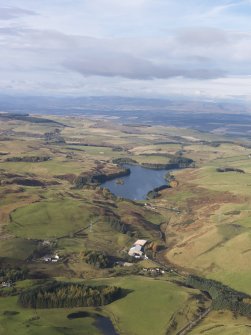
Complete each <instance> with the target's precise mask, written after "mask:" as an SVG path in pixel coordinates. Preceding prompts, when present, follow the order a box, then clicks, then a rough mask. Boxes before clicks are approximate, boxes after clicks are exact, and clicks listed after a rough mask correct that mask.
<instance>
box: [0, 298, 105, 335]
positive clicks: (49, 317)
mask: <svg viewBox="0 0 251 335" xmlns="http://www.w3.org/2000/svg"><path fill="white" fill-rule="evenodd" d="M77 311H79V309H69V310H67V309H48V310H31V309H23V308H21V307H20V306H18V304H17V298H16V297H9V298H0V334H1V335H5V334H9V335H14V334H18V335H25V334H30V335H44V334H49V335H90V334H93V335H101V334H102V333H101V332H100V331H98V329H97V328H96V327H95V326H94V324H93V322H94V320H93V318H79V319H75V320H69V319H67V315H68V314H69V313H73V312H77ZM8 312H9V313H8ZM10 312H12V313H10ZM13 312H14V313H13Z"/></svg>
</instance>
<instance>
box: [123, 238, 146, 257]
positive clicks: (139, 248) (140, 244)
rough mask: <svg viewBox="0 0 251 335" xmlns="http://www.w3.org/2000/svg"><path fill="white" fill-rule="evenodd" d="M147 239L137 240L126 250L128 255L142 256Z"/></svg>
mask: <svg viewBox="0 0 251 335" xmlns="http://www.w3.org/2000/svg"><path fill="white" fill-rule="evenodd" d="M146 243H147V240H137V241H136V242H135V243H134V245H133V246H132V247H131V249H130V250H129V252H128V255H129V256H132V257H135V258H141V257H143V256H144V247H145V245H146Z"/></svg>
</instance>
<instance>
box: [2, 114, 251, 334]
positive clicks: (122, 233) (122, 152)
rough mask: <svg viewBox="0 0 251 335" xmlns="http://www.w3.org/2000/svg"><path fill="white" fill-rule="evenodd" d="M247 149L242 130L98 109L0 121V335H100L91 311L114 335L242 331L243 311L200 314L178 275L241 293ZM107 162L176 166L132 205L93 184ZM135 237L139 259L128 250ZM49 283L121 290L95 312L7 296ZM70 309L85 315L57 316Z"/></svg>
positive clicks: (250, 211)
mask: <svg viewBox="0 0 251 335" xmlns="http://www.w3.org/2000/svg"><path fill="white" fill-rule="evenodd" d="M250 157H251V141H250V140H249V139H248V137H246V138H244V137H241V138H238V139H237V137H236V136H234V137H231V136H230V135H229V134H228V136H226V137H225V136H224V135H222V134H220V135H215V134H213V133H212V132H211V133H207V132H199V131H197V130H193V129H184V128H176V127H174V126H168V125H166V126H164V125H163V124H162V125H152V126H150V125H149V126H147V127H146V126H144V125H141V124H138V123H137V124H128V123H123V122H115V121H111V120H110V119H106V118H105V117H98V116H96V117H90V116H89V117H83V116H82V117H81V116H75V117H64V116H49V115H46V116H43V115H41V116H39V118H38V117H36V116H32V117H24V118H22V117H15V116H13V115H12V116H9V117H8V116H6V115H5V116H4V117H3V116H2V117H0V270H1V271H0V277H1V280H0V284H1V283H2V282H4V283H6V286H4V285H5V284H4V285H2V286H1V287H0V334H1V335H2V334H10V335H12V334H21V335H22V334H44V333H46V332H47V333H48V334H52V335H54V334H55V335H59V334H66V335H68V334H69V335H71V334H74V335H75V334H76V335H78V334H81V335H83V334H86V335H87V334H88V335H96V334H97V335H98V334H106V332H105V331H106V330H105V329H104V327H105V326H100V327H99V326H98V324H99V321H98V320H99V319H98V316H97V315H99V316H104V317H106V318H107V319H108V320H110V321H111V322H112V326H113V327H114V332H115V333H116V332H117V333H118V334H120V335H128V334H130V335H132V334H134V335H141V334H149V335H150V334H156V335H162V334H163V335H164V334H168V335H172V334H173V335H175V334H178V333H179V331H181V330H182V329H184V327H186V326H187V325H189V324H191V323H193V322H194V323H195V326H194V327H191V330H190V333H191V334H205V335H207V334H208V335H214V334H223V335H224V334H226V335H230V334H240V335H242V334H243V335H246V334H249V333H250V329H251V328H250V317H243V316H240V315H239V314H238V311H236V312H235V313H234V314H233V313H232V312H231V311H230V310H227V309H224V310H220V311H214V310H211V309H210V310H209V308H212V301H211V299H210V297H209V296H208V295H206V294H205V293H204V292H201V291H199V290H197V289H196V288H192V287H187V286H186V277H187V276H188V275H190V274H193V275H197V276H200V277H202V278H205V279H213V280H216V281H218V282H220V283H222V284H223V285H226V286H228V287H229V288H231V289H233V290H235V291H238V292H242V293H245V294H246V295H247V296H249V295H251V286H250V282H251V271H250V264H251V247H250V245H251V244H250V243H251V158H250ZM119 162H132V163H133V164H137V165H140V166H145V167H148V168H163V167H166V166H170V165H172V166H173V164H174V162H175V164H176V165H175V166H176V168H175V169H174V170H173V171H169V176H167V183H168V185H167V186H168V188H165V189H163V190H159V191H156V192H154V196H153V197H151V198H150V199H147V200H143V201H133V200H130V199H123V198H119V197H116V196H115V195H113V194H112V193H111V192H110V191H109V190H108V189H103V188H102V185H101V183H102V181H105V180H109V179H112V178H115V177H116V178H118V177H119V178H120V177H121V175H123V174H124V173H125V171H124V168H123V166H122V165H121V164H120V163H119ZM184 162H185V163H184ZM191 162H192V164H191ZM188 163H189V164H188ZM118 187H123V185H119V186H118ZM138 239H141V240H142V239H143V240H146V241H148V244H147V247H146V250H145V253H146V255H147V257H146V259H135V258H131V257H130V256H129V255H128V251H129V249H130V248H131V247H132V245H133V244H134V243H135V241H136V240H138ZM90 254H91V255H94V256H93V259H92V261H91V262H90V256H88V255H90ZM57 257H58V258H57ZM156 268H158V269H159V268H161V271H163V272H160V270H156ZM52 280H58V281H64V282H82V283H87V284H88V285H94V286H95V285H102V284H104V285H108V286H111V287H112V286H118V287H120V288H121V289H122V290H124V291H125V292H126V294H125V295H124V296H123V297H121V298H120V299H118V300H116V301H113V302H112V303H110V304H107V305H105V306H99V307H96V308H95V307H80V306H75V307H72V308H68V307H67V308H55V309H43V310H42V309H41V310H40V309H36V310H35V309H30V308H24V307H21V305H20V304H18V296H19V295H20V294H21V292H22V291H24V290H29V289H31V288H34V287H37V286H38V285H44V284H48V283H50V281H52ZM8 285H9V286H8ZM246 299H247V303H250V301H251V300H250V301H249V299H250V298H246ZM78 312H86V313H87V314H86V315H85V317H79V318H75V319H74V320H73V319H70V318H68V317H67V316H68V315H69V314H72V313H78ZM205 312H206V314H205V317H204V318H203V319H202V320H201V321H200V322H197V321H198V320H199V318H200V316H201V315H203V313H205ZM83 315H84V314H83ZM102 327H103V328H102Z"/></svg>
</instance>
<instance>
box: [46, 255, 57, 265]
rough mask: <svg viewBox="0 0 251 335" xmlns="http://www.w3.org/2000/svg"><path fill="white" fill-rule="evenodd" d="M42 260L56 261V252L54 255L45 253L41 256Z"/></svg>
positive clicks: (47, 261)
mask: <svg viewBox="0 0 251 335" xmlns="http://www.w3.org/2000/svg"><path fill="white" fill-rule="evenodd" d="M42 261H44V262H46V263H57V262H58V261H59V256H58V254H55V255H45V256H43V257H42Z"/></svg>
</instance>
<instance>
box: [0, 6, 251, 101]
mask: <svg viewBox="0 0 251 335" xmlns="http://www.w3.org/2000/svg"><path fill="white" fill-rule="evenodd" d="M250 18H251V0H240V1H238V0H235V1H234V0H217V1H216V0H203V1H199V0H123V1H121V0H8V1H6V0H4V1H3V0H0V73H1V75H0V93H5V94H18V95H20V94H24V95H52V96H65V95H72V96H131V97H137V96H139V97H151V98H152V97H163V98H169V97H170V96H186V97H193V98H194V97H195V98H197V97H200V98H209V99H218V98H219V99H222V98H224V99H226V98H227V99H228V98H231V99H241V100H250V98H251V20H250Z"/></svg>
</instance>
